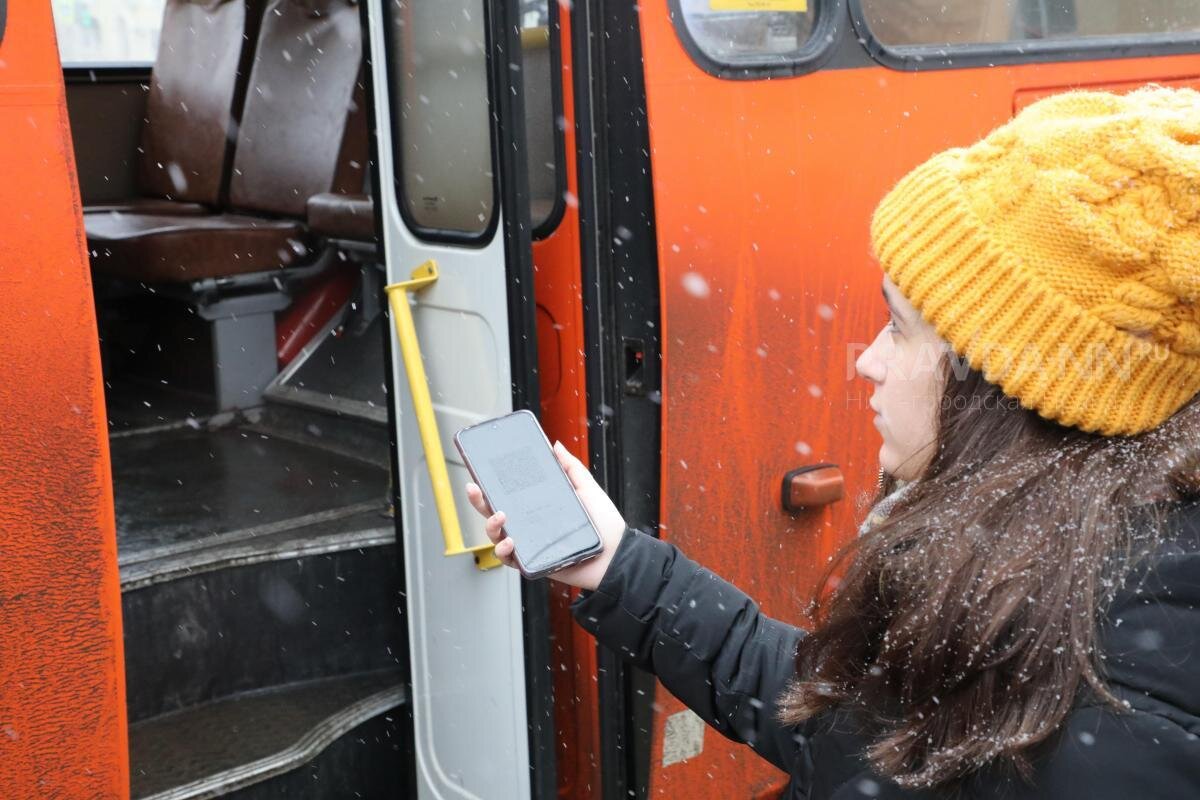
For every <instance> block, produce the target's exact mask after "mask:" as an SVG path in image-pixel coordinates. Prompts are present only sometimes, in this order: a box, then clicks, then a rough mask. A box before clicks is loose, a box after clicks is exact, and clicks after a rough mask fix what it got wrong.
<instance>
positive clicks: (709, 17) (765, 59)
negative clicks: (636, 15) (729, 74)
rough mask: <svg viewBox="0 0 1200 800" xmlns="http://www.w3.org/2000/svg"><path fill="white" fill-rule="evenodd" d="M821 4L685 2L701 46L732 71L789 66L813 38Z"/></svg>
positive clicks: (805, 0) (688, 23)
mask: <svg viewBox="0 0 1200 800" xmlns="http://www.w3.org/2000/svg"><path fill="white" fill-rule="evenodd" d="M818 3H819V0H680V2H679V8H680V11H682V12H683V24H684V26H685V27H686V29H687V33H688V35H689V36H690V37H691V39H692V41H693V42H695V45H696V46H697V47H699V48H700V50H701V51H702V52H703V53H704V55H706V56H708V57H709V58H710V59H712V60H713V61H716V62H717V63H719V64H723V65H726V66H731V67H750V66H770V65H776V64H786V63H788V62H790V61H792V60H793V59H794V58H796V57H797V56H798V55H799V54H800V51H801V50H802V49H803V47H804V45H805V44H806V43H807V42H808V39H809V36H811V35H812V30H813V22H814V20H815V17H816V6H817V4H818Z"/></svg>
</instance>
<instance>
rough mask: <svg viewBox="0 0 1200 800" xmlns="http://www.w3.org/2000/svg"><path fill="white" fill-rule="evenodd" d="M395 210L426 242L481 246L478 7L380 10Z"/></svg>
mask: <svg viewBox="0 0 1200 800" xmlns="http://www.w3.org/2000/svg"><path fill="white" fill-rule="evenodd" d="M384 8H385V13H386V14H387V16H388V20H387V28H388V37H389V42H388V45H389V47H390V49H391V52H392V53H393V58H392V61H391V63H392V64H393V67H392V71H393V74H392V80H391V86H392V92H393V96H392V102H391V107H392V135H393V136H394V137H396V140H397V142H399V144H398V146H397V147H396V152H397V154H398V159H397V163H396V178H395V179H396V181H397V185H398V187H399V188H400V192H399V194H400V196H401V203H400V205H401V209H402V210H403V212H404V215H405V217H406V218H407V219H406V221H407V223H408V225H409V227H410V228H412V229H413V230H414V231H415V232H417V233H419V234H421V235H423V236H425V237H426V238H431V239H438V238H449V239H457V240H460V241H461V240H463V239H482V238H484V237H485V235H486V234H487V233H488V231H489V230H490V228H491V227H492V218H493V209H494V208H495V187H494V182H493V174H492V142H491V136H490V133H489V131H490V130H491V128H490V126H489V121H488V75H487V52H486V49H485V47H486V46H485V43H484V18H483V13H484V12H483V2H482V0H439V2H436V3H425V2H413V0H396V2H393V3H387V4H385V5H384Z"/></svg>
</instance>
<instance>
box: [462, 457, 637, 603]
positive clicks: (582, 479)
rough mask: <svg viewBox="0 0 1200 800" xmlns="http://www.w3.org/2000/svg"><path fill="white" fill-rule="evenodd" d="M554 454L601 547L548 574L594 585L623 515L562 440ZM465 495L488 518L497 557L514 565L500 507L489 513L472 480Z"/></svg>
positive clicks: (580, 584)
mask: <svg viewBox="0 0 1200 800" xmlns="http://www.w3.org/2000/svg"><path fill="white" fill-rule="evenodd" d="M554 455H555V456H557V457H558V463H559V464H561V465H562V468H563V469H564V470H565V471H566V473H567V477H568V478H569V479H570V480H571V485H572V486H574V487H575V493H576V494H577V495H579V499H580V500H581V501H582V502H583V507H584V508H586V509H587V512H588V514H589V515H590V516H591V518H592V521H593V522H594V523H596V530H597V531H598V532H599V534H600V543H601V545H602V546H603V547H604V549H603V550H602V551H601V552H600V554H599V555H596V556H593V557H592V558H589V559H588V560H587V561H584V562H581V563H579V564H575V565H573V566H570V567H565V568H564V569H560V570H558V571H557V572H552V573H550V575H549V577H551V578H553V579H554V580H556V581H561V582H562V583H566V584H569V585H571V586H578V587H579V588H580V589H595V588H596V587H597V586H599V585H600V580H601V579H602V578H603V577H604V573H605V571H606V570H607V569H608V565H609V562H611V561H612V557H613V553H614V552H615V551H616V549H617V545H618V544H620V543H621V535H622V534H623V533H624V532H625V519H624V518H623V517H622V516H621V512H620V511H617V507H616V506H615V505H613V501H612V500H610V499H609V498H608V495H606V494H605V493H604V490H603V489H601V488H600V484H598V483H596V480H595V478H593V477H592V473H590V472H588V470H587V467H585V466H584V465H583V463H582V462H581V461H580V460H579V459H577V458H576V457H575V456H573V455H571V453H570V452H568V450H567V448H566V447H564V446H563V445H562V443H561V442H555V443H554ZM467 499H468V500H470V501H471V505H472V506H474V507H475V510H476V511H478V512H479V513H480V514H481V515H482V516H484V517H486V518H487V521H486V522H485V523H484V529H485V530H486V531H487V535H488V538H489V539H491V540H492V543H493V544H495V545H496V557H497V558H499V559H500V560H501V561H502V562H503V563H504V564H505V565H506V566H509V567H513V568H516V563H514V562H513V555H512V554H513V542H512V539H509V538H508V537H507V536H506V535H505V534H504V531H503V530H501V529H502V528H503V527H504V522H505V516H504V511H503V509H501V510H500V511H497V512H496V513H492V509H489V508H488V506H487V503H486V502H484V499H483V492H481V491H480V490H479V487H478V486H476V485H475V484H473V483H468V484H467Z"/></svg>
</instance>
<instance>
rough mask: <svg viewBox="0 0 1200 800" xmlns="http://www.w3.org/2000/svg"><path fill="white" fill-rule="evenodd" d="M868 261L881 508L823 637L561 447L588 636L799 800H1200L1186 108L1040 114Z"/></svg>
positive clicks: (1199, 296) (1005, 135)
mask: <svg viewBox="0 0 1200 800" xmlns="http://www.w3.org/2000/svg"><path fill="white" fill-rule="evenodd" d="M871 238H872V244H873V246H874V249H875V254H876V256H877V258H878V260H879V263H880V265H881V266H882V268H883V270H884V273H885V277H884V279H883V291H884V295H885V297H886V299H887V304H888V306H889V310H890V314H891V319H890V321H889V324H888V325H887V327H886V328H884V329H883V330H882V331H881V332H880V333H879V335H878V336H877V337H876V339H875V340H874V342H872V343H871V345H870V346H869V347H868V348H867V350H866V351H865V352H863V353H862V355H861V357H860V358H859V359H858V361H857V363H856V368H857V372H858V374H859V376H860V377H862V378H863V379H865V380H867V381H869V382H870V383H871V384H872V386H873V390H874V391H873V395H872V399H871V407H872V409H873V410H875V411H876V412H877V414H876V416H875V424H876V427H877V428H878V430H879V432H880V435H881V437H882V440H883V442H882V446H881V448H880V451H879V458H880V465H881V468H882V472H883V475H884V480H883V482H882V485H881V487H880V492H879V495H878V496H877V498H876V503H875V506H874V508H873V511H872V513H871V514H870V515H869V516H868V519H867V520H866V521H865V522H864V524H863V527H862V530H861V535H860V536H859V537H857V539H856V540H855V541H853V542H852V543H851V544H850V545H849V546H848V547H847V549H846V550H845V551H844V552H843V554H842V555H841V556H840V557H839V558H838V559H837V560H836V561H835V563H834V564H833V565H832V566H831V569H830V581H829V586H831V587H832V589H833V590H832V593H831V594H830V595H829V596H828V597H826V598H823V599H822V600H821V601H820V602H814V607H813V608H811V609H809V611H810V614H811V618H812V619H814V620H815V622H816V624H815V625H814V627H813V629H812V630H811V631H809V632H807V633H805V632H804V631H801V630H798V629H796V628H794V627H792V626H789V625H787V624H784V623H782V622H779V621H776V620H772V619H768V618H766V617H764V616H763V615H762V614H760V613H759V611H758V608H757V606H756V605H755V604H754V603H753V602H752V601H751V600H750V599H749V598H748V597H746V596H745V595H744V594H743V593H742V592H740V591H739V590H737V589H736V588H734V587H733V586H731V585H729V584H728V583H726V582H724V581H722V580H721V579H720V578H718V577H717V576H715V575H714V574H713V573H711V572H709V571H708V570H706V569H703V568H701V567H699V566H698V565H697V564H695V563H693V562H692V561H690V560H688V559H687V558H686V557H685V556H684V555H683V554H682V553H680V552H679V551H678V550H677V549H676V548H675V547H673V546H672V545H670V544H668V543H666V542H663V541H660V540H657V539H655V538H652V537H651V536H648V535H646V534H644V533H641V532H638V531H635V530H629V529H627V528H626V526H625V523H624V521H623V520H622V518H621V515H620V513H619V512H618V511H617V509H616V508H615V507H614V506H613V504H612V503H611V502H610V501H609V499H608V498H607V497H606V496H605V494H604V492H603V491H602V490H601V489H600V487H599V486H598V485H597V484H596V483H595V481H593V480H592V478H591V476H590V475H589V473H588V471H587V470H586V469H585V468H584V467H583V466H582V465H581V464H580V463H579V462H578V461H577V460H576V459H574V458H573V457H571V456H570V455H569V454H568V453H567V452H566V450H565V449H564V448H563V447H562V446H561V445H557V444H556V452H557V453H558V455H559V458H560V460H561V462H562V464H563V466H564V468H565V469H566V470H567V472H568V475H569V476H570V478H571V480H572V482H573V484H574V486H575V488H576V490H577V492H578V493H579V495H580V497H581V498H582V500H583V502H584V503H585V505H586V506H587V508H588V510H589V512H590V513H591V514H592V516H593V518H594V520H595V521H596V523H597V526H598V527H599V529H600V533H601V536H602V539H603V541H604V552H603V554H602V555H600V556H598V557H596V558H595V559H593V560H591V561H589V562H585V563H583V564H580V565H577V566H574V567H571V568H568V569H564V570H562V571H560V572H559V573H557V574H555V575H554V576H553V577H554V578H555V579H557V580H560V581H563V582H565V583H568V584H571V585H573V586H578V587H581V588H583V589H584V590H585V591H584V592H582V593H581V594H580V596H579V598H578V599H577V600H576V601H575V603H574V604H573V606H572V610H573V613H574V614H575V616H576V618H577V620H578V621H579V622H580V624H581V625H583V626H584V627H585V628H586V629H587V630H589V631H591V632H592V633H594V634H595V636H596V637H597V638H598V639H599V641H601V642H602V643H604V644H605V645H607V646H608V647H610V648H612V649H614V650H615V651H617V652H619V653H621V654H623V655H624V657H626V658H627V659H629V660H631V661H633V662H634V663H636V664H638V665H639V666H641V667H643V668H645V669H648V670H651V671H653V672H654V673H655V674H656V675H657V676H658V677H659V679H660V680H661V681H662V683H663V684H664V685H665V686H666V687H667V689H669V690H670V691H671V692H672V693H673V694H675V695H676V696H677V697H679V698H680V699H681V700H683V701H684V702H685V703H686V704H687V705H688V706H689V707H690V708H691V709H692V710H694V711H695V712H696V713H697V714H699V715H700V716H701V717H702V718H704V719H705V720H706V721H707V722H708V723H709V724H710V725H712V726H713V727H715V728H717V730H719V731H720V732H721V733H723V734H724V735H726V736H729V737H731V738H733V739H735V740H738V741H742V742H745V743H747V744H748V745H750V746H751V747H752V748H753V749H754V750H755V751H757V752H758V753H759V754H760V755H761V756H763V757H764V758H767V759H768V760H770V761H771V762H772V763H774V764H776V765H777V766H779V767H780V768H782V769H784V770H787V771H788V772H789V773H790V774H791V776H792V782H791V787H790V793H789V794H788V795H787V796H789V797H796V798H801V797H803V798H813V799H815V798H835V799H836V800H848V799H849V798H859V797H884V798H918V797H942V796H951V795H953V796H960V797H968V798H1074V797H1079V798H1108V797H1112V798H1131V797H1137V798H1159V797H1161V798H1183V797H1200V400H1197V399H1196V398H1197V392H1200V93H1196V92H1192V91H1188V90H1178V91H1172V90H1167V89H1161V88H1147V89H1143V90H1139V91H1137V92H1135V93H1133V94H1130V95H1127V96H1124V97H1120V96H1116V95H1111V94H1107V93H1094V92H1077V93H1070V94H1065V95H1060V96H1056V97H1051V98H1048V99H1046V100H1043V101H1041V102H1038V103H1036V104H1034V105H1032V106H1030V107H1029V108H1028V109H1026V110H1025V111H1023V112H1022V113H1021V114H1020V115H1019V116H1017V117H1016V118H1015V119H1014V120H1012V121H1011V122H1009V123H1008V124H1006V125H1004V126H1002V127H1000V128H998V129H997V130H996V131H994V132H993V133H992V134H990V135H989V136H988V137H986V138H985V139H984V140H982V141H981V142H978V143H976V144H975V145H973V146H972V147H969V148H965V149H963V148H958V149H952V150H949V151H946V152H943V153H940V154H938V155H936V156H934V157H933V158H932V159H930V160H929V161H928V162H926V163H925V164H923V165H921V166H920V167H918V168H917V169H915V170H914V171H913V172H911V173H910V174H909V175H907V176H906V177H905V178H904V179H902V180H901V181H900V183H899V184H897V186H896V187H895V188H894V189H893V190H892V191H891V192H890V193H889V194H888V195H887V196H886V197H885V198H884V200H883V201H882V202H881V203H880V205H879V207H878V208H877V210H876V212H875V215H874V218H873V221H872V226H871ZM467 491H468V496H469V498H470V500H471V502H472V504H473V505H474V506H475V508H476V509H477V510H478V511H479V512H480V513H481V514H483V515H484V516H488V519H487V522H486V529H487V532H488V536H489V537H491V539H492V540H493V541H494V542H496V553H497V555H498V556H499V557H500V558H501V559H503V560H505V561H506V562H508V563H511V556H512V549H513V548H512V542H511V541H509V540H506V539H505V537H504V534H503V532H502V526H503V524H504V514H503V509H498V510H497V513H495V514H492V515H490V516H489V513H490V512H489V510H488V509H486V507H485V504H484V503H483V501H482V499H481V497H480V493H479V490H478V488H476V487H474V486H468V490H467ZM835 576H836V577H835Z"/></svg>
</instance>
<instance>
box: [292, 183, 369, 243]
mask: <svg viewBox="0 0 1200 800" xmlns="http://www.w3.org/2000/svg"><path fill="white" fill-rule="evenodd" d="M308 227H309V229H310V230H311V231H312V232H313V233H316V234H320V235H321V236H328V237H329V238H331V239H349V240H352V241H358V242H373V241H375V203H374V202H373V201H372V199H371V198H370V197H369V196H368V195H365V194H336V193H332V192H327V193H325V194H316V195H313V196H312V197H310V198H308Z"/></svg>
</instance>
